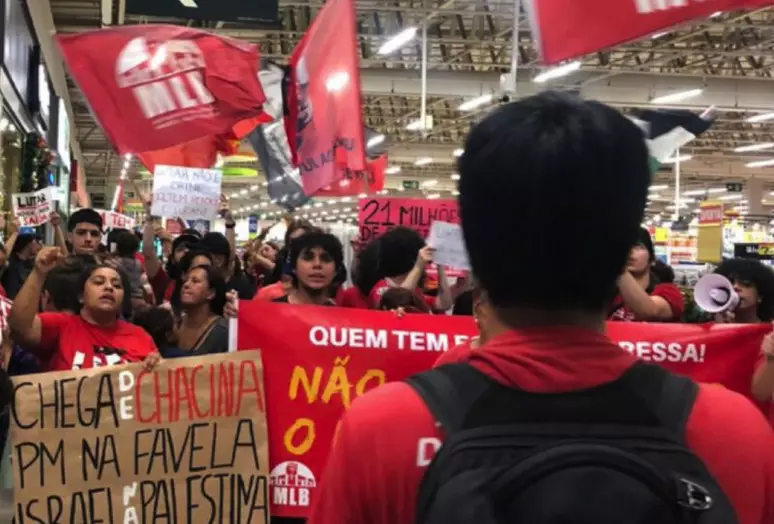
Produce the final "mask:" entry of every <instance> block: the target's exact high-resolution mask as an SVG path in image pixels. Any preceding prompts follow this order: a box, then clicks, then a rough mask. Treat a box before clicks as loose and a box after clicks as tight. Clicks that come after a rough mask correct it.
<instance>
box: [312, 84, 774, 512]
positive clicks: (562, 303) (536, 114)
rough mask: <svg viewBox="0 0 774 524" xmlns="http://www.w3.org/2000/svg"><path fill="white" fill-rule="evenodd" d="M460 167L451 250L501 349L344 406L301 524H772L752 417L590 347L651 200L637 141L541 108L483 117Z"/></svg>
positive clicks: (616, 121)
mask: <svg viewBox="0 0 774 524" xmlns="http://www.w3.org/2000/svg"><path fill="white" fill-rule="evenodd" d="M464 151H465V154H464V155H462V156H461V157H460V159H459V173H460V177H461V178H460V181H459V192H460V196H459V207H460V215H461V217H462V223H461V226H462V231H463V235H464V240H465V244H466V247H467V251H468V255H469V259H470V265H471V268H472V272H473V274H475V276H476V279H477V280H478V282H479V285H480V287H481V289H482V290H483V291H484V292H486V299H487V301H488V303H489V304H490V305H491V308H492V312H493V313H494V315H495V316H496V318H497V319H498V320H499V321H500V322H501V323H502V324H503V326H504V328H505V331H504V332H503V333H500V334H499V335H497V336H495V337H493V338H492V339H491V340H488V341H487V343H486V344H484V345H482V346H481V347H480V348H478V349H477V350H475V351H471V352H470V353H469V354H468V355H467V356H466V357H465V358H464V360H463V361H462V362H459V363H456V364H450V365H446V366H440V367H438V368H435V369H434V370H432V371H429V372H425V373H422V374H420V375H418V376H415V377H412V378H410V379H408V380H407V381H403V382H388V383H387V384H384V385H383V386H380V387H378V388H376V389H374V390H372V391H369V392H368V393H366V394H365V395H363V396H361V397H359V398H358V399H357V400H356V401H355V402H353V403H352V405H351V406H350V408H349V409H348V410H347V411H346V412H345V413H344V414H343V415H342V417H341V419H340V420H339V423H338V426H337V433H336V438H335V439H334V443H333V447H332V449H331V451H330V452H329V454H328V457H327V464H326V468H325V472H324V474H323V478H322V479H320V481H319V483H318V485H317V487H316V488H315V493H314V498H315V501H314V507H313V508H312V510H311V517H310V519H309V521H308V524H341V523H368V524H394V523H398V522H400V523H411V522H423V523H428V522H439V523H440V522H443V523H445V524H452V523H457V522H460V523H461V522H465V523H470V522H481V523H484V522H486V523H490V522H529V523H538V522H540V523H548V522H594V523H595V524H607V523H612V522H615V523H620V522H627V523H632V524H633V523H638V524H639V523H648V524H653V523H655V522H661V523H666V522H670V523H674V522H688V521H694V520H697V519H698V520H707V521H708V522H709V521H714V522H724V523H725V522H739V523H741V524H771V522H774V498H772V496H771V487H772V486H774V440H773V439H774V435H772V431H771V428H770V427H769V426H768V423H767V422H766V420H764V418H763V417H762V416H761V413H760V412H759V411H758V410H757V409H756V408H755V407H754V406H753V405H752V403H751V402H750V401H749V400H748V399H746V398H744V397H742V396H741V395H739V394H737V393H734V392H731V391H728V390H726V389H724V388H719V387H717V386H712V385H700V384H696V383H694V382H692V381H691V380H690V379H688V378H683V377H679V376H677V375H673V374H671V373H669V372H668V371H666V370H665V369H663V368H661V367H659V366H656V365H654V364H649V363H645V362H642V361H639V360H638V359H637V358H636V357H635V356H634V355H632V354H630V353H629V352H627V351H623V350H622V349H621V348H620V346H619V345H618V344H616V343H615V342H613V341H611V340H610V338H608V337H607V336H606V334H605V332H606V323H605V319H606V317H607V310H608V307H609V304H610V299H611V297H613V296H614V294H615V291H616V288H617V286H618V281H619V279H620V277H621V272H622V270H623V269H624V268H626V264H627V260H628V259H629V256H630V252H631V250H632V246H633V245H635V244H636V240H637V236H638V230H639V227H640V224H641V223H642V219H643V214H644V210H645V204H646V202H647V196H648V186H649V185H650V182H651V174H650V167H649V155H648V149H647V146H646V144H645V140H644V137H643V133H642V131H641V130H640V129H639V128H638V127H637V126H636V125H635V124H633V123H632V122H631V121H630V120H629V119H628V118H626V117H625V116H624V115H622V114H621V113H619V112H618V111H616V110H615V109H613V108H611V107H608V106H606V105H603V104H600V103H598V102H592V101H584V100H583V99H581V98H580V97H578V96H577V95H574V94H571V93H559V92H553V91H546V92H542V93H540V94H538V95H535V96H527V97H524V98H521V99H519V100H518V101H516V102H511V103H507V104H502V105H500V106H499V107H496V108H494V109H492V110H491V111H490V112H489V113H488V114H487V115H486V116H485V117H484V118H483V119H482V120H481V121H480V122H478V123H477V124H475V125H474V126H473V128H472V129H471V131H470V133H469V135H468V137H467V140H466V142H465V144H464ZM557 231H561V232H562V241H561V242H557V241H556V232H557ZM504 234H505V235H506V236H507V238H504V237H503V235H504ZM567 253H576V254H588V256H576V257H574V258H573V260H572V263H568V262H567ZM364 263H365V260H362V261H361V264H364ZM361 270H362V268H361ZM525 276H528V278H525ZM673 388H674V389H673ZM666 450H669V451H666ZM709 472H711V474H710V473H709ZM646 479H647V480H646ZM651 481H652V483H651ZM662 487H663V488H662ZM705 494H706V496H704V495H705ZM689 500H690V501H693V502H692V503H688V505H692V507H693V508H695V509H692V510H688V511H687V513H686V508H685V506H686V501H689ZM709 501H711V502H709ZM707 502H709V504H706V503H707ZM707 508H709V509H707ZM683 515H685V516H686V517H689V518H688V519H687V520H685V519H682V518H679V516H683ZM705 517H706V518H705Z"/></svg>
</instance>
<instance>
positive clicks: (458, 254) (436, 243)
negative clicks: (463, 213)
mask: <svg viewBox="0 0 774 524" xmlns="http://www.w3.org/2000/svg"><path fill="white" fill-rule="evenodd" d="M427 244H428V245H429V246H432V247H433V249H435V253H434V254H433V262H435V263H436V264H438V265H441V266H447V267H451V268H454V269H462V270H465V271H470V262H469V261H468V251H467V250H466V249H465V241H464V240H463V238H462V228H461V227H460V225H459V224H450V223H449V222H441V221H438V220H436V221H435V222H433V223H432V225H431V226H430V234H429V235H428V236H427Z"/></svg>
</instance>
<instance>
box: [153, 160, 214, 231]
mask: <svg viewBox="0 0 774 524" xmlns="http://www.w3.org/2000/svg"><path fill="white" fill-rule="evenodd" d="M222 178H223V173H221V171H220V170H219V169H200V168H194V167H177V166H156V169H155V170H154V173H153V203H152V204H151V214H153V215H155V216H160V217H166V218H177V217H179V218H185V219H194V218H200V219H208V220H214V219H215V217H216V215H217V214H218V207H219V206H220V187H221V181H222Z"/></svg>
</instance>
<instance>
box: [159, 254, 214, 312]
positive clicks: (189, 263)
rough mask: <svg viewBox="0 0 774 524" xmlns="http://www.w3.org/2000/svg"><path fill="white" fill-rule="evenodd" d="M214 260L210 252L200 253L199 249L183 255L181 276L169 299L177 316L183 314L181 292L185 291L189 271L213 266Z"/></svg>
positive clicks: (179, 267)
mask: <svg viewBox="0 0 774 524" xmlns="http://www.w3.org/2000/svg"><path fill="white" fill-rule="evenodd" d="M212 258H213V257H212V254H210V253H209V252H208V251H199V250H198V249H195V250H191V251H188V252H187V253H186V254H185V255H183V258H181V259H180V262H179V263H178V264H177V269H178V271H179V272H180V276H179V277H178V278H177V279H175V281H174V282H173V283H172V293H171V295H170V297H169V304H170V305H171V306H172V310H173V311H174V312H175V313H176V314H180V313H181V306H180V292H181V291H182V290H183V284H184V283H185V278H186V275H187V274H188V271H190V270H191V268H194V267H200V266H211V265H213V259H212Z"/></svg>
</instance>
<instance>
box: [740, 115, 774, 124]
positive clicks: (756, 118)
mask: <svg viewBox="0 0 774 524" xmlns="http://www.w3.org/2000/svg"><path fill="white" fill-rule="evenodd" d="M768 120H774V113H759V114H757V115H753V116H751V117H750V118H748V119H747V120H745V121H746V122H750V123H752V124H754V123H756V122H766V121H768Z"/></svg>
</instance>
